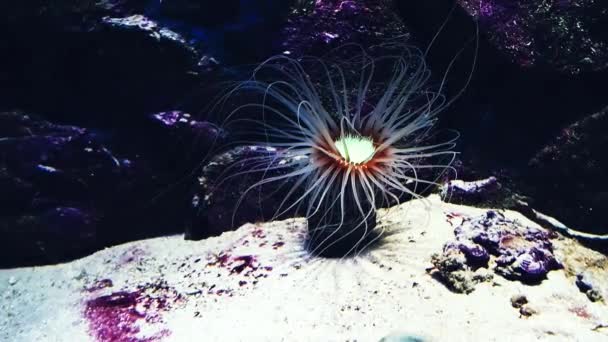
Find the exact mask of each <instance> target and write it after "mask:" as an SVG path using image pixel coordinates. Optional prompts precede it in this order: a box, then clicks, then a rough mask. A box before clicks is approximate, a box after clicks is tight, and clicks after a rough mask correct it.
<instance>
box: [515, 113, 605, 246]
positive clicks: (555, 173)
mask: <svg viewBox="0 0 608 342" xmlns="http://www.w3.org/2000/svg"><path fill="white" fill-rule="evenodd" d="M607 129H608V108H607V109H604V110H602V111H600V112H598V113H596V114H593V115H590V116H588V117H586V118H584V119H582V120H579V121H577V122H575V123H573V124H571V125H569V126H568V127H566V128H564V129H562V130H561V132H559V134H558V135H557V136H556V137H555V138H554V139H553V140H552V141H551V142H550V143H548V144H546V145H545V146H544V147H543V148H541V149H540V150H539V151H538V152H537V153H536V155H535V156H534V157H533V158H532V159H531V160H530V161H529V173H528V175H527V182H528V184H530V195H531V196H532V197H533V198H535V202H534V206H535V207H537V208H538V209H539V210H540V211H542V212H545V213H547V214H549V215H551V216H555V217H556V218H557V219H558V220H560V221H562V222H563V223H564V224H565V225H566V226H569V227H573V228H575V229H577V230H584V231H586V232H590V233H595V234H606V233H608V225H606V222H607V221H606V216H605V215H606V214H605V213H606V212H607V211H608V185H606V183H605V182H603V181H602V179H603V178H604V177H605V175H606V174H608V154H606V150H608V137H607V136H606V130H607ZM532 185H533V186H532Z"/></svg>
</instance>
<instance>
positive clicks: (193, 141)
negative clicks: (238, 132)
mask: <svg viewBox="0 0 608 342" xmlns="http://www.w3.org/2000/svg"><path fill="white" fill-rule="evenodd" d="M150 118H151V119H152V121H153V122H154V123H156V126H157V127H159V128H160V129H161V130H162V132H161V131H159V133H158V134H155V137H157V138H158V137H163V138H164V140H172V141H177V140H179V141H180V142H181V143H182V144H183V145H184V146H185V147H187V149H188V153H192V154H196V155H199V156H203V155H204V153H206V152H208V151H209V150H210V149H211V148H212V147H213V146H218V145H221V144H223V143H225V142H226V139H227V138H228V132H226V131H225V130H224V129H222V128H221V127H219V126H217V125H215V124H213V123H211V122H208V121H199V120H197V119H195V118H193V116H192V115H191V114H189V113H186V112H183V111H179V110H174V111H167V112H160V113H156V114H152V115H151V116H150Z"/></svg>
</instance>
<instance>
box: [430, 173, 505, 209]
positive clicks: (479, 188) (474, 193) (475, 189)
mask: <svg viewBox="0 0 608 342" xmlns="http://www.w3.org/2000/svg"><path fill="white" fill-rule="evenodd" d="M500 188H501V185H500V183H498V180H497V179H496V177H494V176H492V177H489V178H487V179H481V180H478V181H472V182H465V181H462V180H458V179H456V180H451V181H448V182H447V183H446V184H444V185H443V186H442V189H441V198H442V199H443V200H444V201H448V202H450V201H454V202H455V203H467V204H475V203H479V202H481V201H484V200H488V198H490V197H492V196H493V195H496V193H497V191H498V190H500Z"/></svg>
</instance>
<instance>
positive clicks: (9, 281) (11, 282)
mask: <svg viewBox="0 0 608 342" xmlns="http://www.w3.org/2000/svg"><path fill="white" fill-rule="evenodd" d="M8 284H9V285H10V286H13V285H15V284H17V278H15V277H14V276H13V277H10V278H9V279H8Z"/></svg>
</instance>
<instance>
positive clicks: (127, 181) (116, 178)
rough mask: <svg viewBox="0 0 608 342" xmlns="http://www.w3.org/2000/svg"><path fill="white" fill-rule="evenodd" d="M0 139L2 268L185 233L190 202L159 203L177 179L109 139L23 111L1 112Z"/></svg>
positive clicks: (0, 237) (80, 254)
mask: <svg viewBox="0 0 608 342" xmlns="http://www.w3.org/2000/svg"><path fill="white" fill-rule="evenodd" d="M0 137H1V138H0V193H2V198H1V199H0V241H2V248H0V260H1V261H0V267H4V266H17V265H25V264H40V263H52V262H58V261H63V260H66V259H71V258H75V257H79V256H82V255H85V254H87V253H90V252H93V251H95V250H98V249H101V248H104V247H106V246H107V245H111V244H115V243H119V242H124V241H128V240H131V239H136V238H141V237H149V236H155V235H158V234H163V233H170V232H173V231H179V229H180V227H179V226H176V224H178V225H179V222H180V211H181V210H183V208H185V205H184V204H185V203H180V202H179V196H174V197H171V196H165V197H161V198H157V195H158V194H159V193H161V192H162V191H165V190H168V189H170V187H169V186H168V185H167V183H169V181H168V180H170V179H172V178H171V176H170V175H168V174H167V173H162V172H161V171H159V170H158V169H153V168H152V167H151V164H150V163H149V162H147V161H145V160H142V159H141V158H140V157H137V156H130V157H127V156H125V155H124V154H122V153H117V152H115V151H114V150H113V147H112V143H111V137H109V136H104V135H102V134H99V133H96V132H94V131H92V130H89V129H84V128H80V127H75V126H66V125H56V124H52V123H50V122H48V121H44V120H40V119H38V118H35V117H33V116H31V115H25V114H23V113H19V112H5V113H0ZM169 197H171V198H170V199H169ZM183 199H185V197H183Z"/></svg>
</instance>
